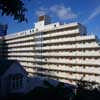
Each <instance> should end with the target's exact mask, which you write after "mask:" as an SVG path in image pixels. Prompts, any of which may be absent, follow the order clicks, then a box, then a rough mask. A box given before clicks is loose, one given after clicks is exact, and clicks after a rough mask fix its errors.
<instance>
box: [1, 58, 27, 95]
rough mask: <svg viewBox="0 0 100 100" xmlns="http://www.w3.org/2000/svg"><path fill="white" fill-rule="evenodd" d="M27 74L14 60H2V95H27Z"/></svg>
mask: <svg viewBox="0 0 100 100" xmlns="http://www.w3.org/2000/svg"><path fill="white" fill-rule="evenodd" d="M27 85H28V80H27V72H26V71H25V70H24V69H23V67H22V66H21V65H20V64H19V63H18V62H17V61H14V60H4V59H3V60H0V95H1V96H6V95H9V94H12V93H25V92H26V91H27Z"/></svg>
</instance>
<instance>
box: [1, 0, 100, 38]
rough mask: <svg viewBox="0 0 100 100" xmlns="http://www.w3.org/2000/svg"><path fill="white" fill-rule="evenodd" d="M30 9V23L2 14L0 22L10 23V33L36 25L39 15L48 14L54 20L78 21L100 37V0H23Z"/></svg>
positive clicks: (28, 16)
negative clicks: (19, 21)
mask: <svg viewBox="0 0 100 100" xmlns="http://www.w3.org/2000/svg"><path fill="white" fill-rule="evenodd" d="M23 1H24V3H25V7H26V8H27V9H28V11H27V12H26V16H27V18H28V23H25V22H23V23H18V22H17V21H15V20H13V18H12V17H7V16H1V15H0V23H6V24H8V34H10V33H15V32H19V31H23V30H26V29H29V28H32V27H33V26H34V22H36V21H37V16H39V15H43V14H48V15H49V16H50V17H51V18H52V22H66V23H69V22H75V21H78V22H80V23H82V24H84V25H85V26H86V27H87V31H88V33H93V34H96V35H97V36H99V38H100V0H23Z"/></svg>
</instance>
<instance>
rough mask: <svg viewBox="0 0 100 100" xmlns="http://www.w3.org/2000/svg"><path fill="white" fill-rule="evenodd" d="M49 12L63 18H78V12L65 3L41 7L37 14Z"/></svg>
mask: <svg viewBox="0 0 100 100" xmlns="http://www.w3.org/2000/svg"><path fill="white" fill-rule="evenodd" d="M48 13H50V16H51V15H54V16H55V17H58V18H59V19H62V20H67V19H73V18H77V14H75V13H74V12H73V11H72V9H71V8H70V7H65V6H64V5H53V6H51V7H49V8H44V7H40V8H39V9H38V10H37V11H36V15H37V16H40V15H45V14H48Z"/></svg>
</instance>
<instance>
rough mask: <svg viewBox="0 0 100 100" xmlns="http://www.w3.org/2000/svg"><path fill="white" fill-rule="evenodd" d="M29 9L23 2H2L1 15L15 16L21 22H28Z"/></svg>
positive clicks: (0, 3) (18, 0)
mask: <svg viewBox="0 0 100 100" xmlns="http://www.w3.org/2000/svg"><path fill="white" fill-rule="evenodd" d="M26 11H27V9H26V8H25V7H24V3H23V2H22V1H21V0H0V13H1V14H2V15H6V16H13V18H14V20H18V21H19V22H22V21H27V18H26V17H25V12H26Z"/></svg>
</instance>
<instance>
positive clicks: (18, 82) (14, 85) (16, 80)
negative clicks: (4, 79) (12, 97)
mask: <svg viewBox="0 0 100 100" xmlns="http://www.w3.org/2000/svg"><path fill="white" fill-rule="evenodd" d="M22 79H23V76H22V75H21V74H16V75H10V76H9V81H10V88H11V89H20V88H22Z"/></svg>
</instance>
